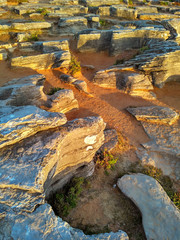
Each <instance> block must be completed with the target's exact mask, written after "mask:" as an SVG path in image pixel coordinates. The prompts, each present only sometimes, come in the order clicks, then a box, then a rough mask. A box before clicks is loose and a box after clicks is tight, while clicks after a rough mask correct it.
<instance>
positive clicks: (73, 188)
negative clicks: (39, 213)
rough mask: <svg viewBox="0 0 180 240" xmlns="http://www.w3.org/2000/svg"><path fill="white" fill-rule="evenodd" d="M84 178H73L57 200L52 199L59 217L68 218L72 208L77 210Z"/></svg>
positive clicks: (57, 195) (58, 194) (57, 194)
mask: <svg viewBox="0 0 180 240" xmlns="http://www.w3.org/2000/svg"><path fill="white" fill-rule="evenodd" d="M83 183H84V178H83V177H80V178H76V177H75V178H73V179H72V180H71V182H70V183H69V184H67V185H66V186H65V187H64V188H63V189H62V190H61V191H60V192H59V193H56V195H55V199H51V202H52V205H53V206H54V207H55V211H56V212H57V214H58V215H59V216H62V217H66V216H67V215H68V214H69V212H70V210H71V209H72V208H75V207H76V205H77V202H78V199H79V195H80V194H81V192H82V185H83Z"/></svg>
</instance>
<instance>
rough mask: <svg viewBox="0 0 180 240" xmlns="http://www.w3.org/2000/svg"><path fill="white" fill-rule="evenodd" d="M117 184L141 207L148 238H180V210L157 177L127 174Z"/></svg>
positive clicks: (149, 239)
mask: <svg viewBox="0 0 180 240" xmlns="http://www.w3.org/2000/svg"><path fill="white" fill-rule="evenodd" d="M117 185H118V187H119V188H120V190H121V191H122V192H123V193H124V194H125V195H126V196H127V197H129V198H130V199H131V200H132V201H133V202H134V203H135V204H136V206H137V207H138V208H139V209H140V211H141V213H142V221H143V226H144V231H145V234H146V237H147V240H151V239H159V240H163V239H174V240H178V239H179V236H180V212H179V210H178V208H176V207H175V205H174V204H173V203H172V202H171V200H170V198H169V197H168V196H167V194H166V193H165V191H164V190H163V188H162V187H161V185H160V184H159V183H158V182H157V181H156V180H155V179H153V178H152V177H149V176H147V175H144V174H134V175H125V176H123V177H122V178H121V179H119V180H118V183H117Z"/></svg>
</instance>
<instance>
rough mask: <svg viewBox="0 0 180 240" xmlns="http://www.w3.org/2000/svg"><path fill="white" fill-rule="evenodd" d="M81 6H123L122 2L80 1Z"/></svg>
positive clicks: (105, 0) (109, 0)
mask: <svg viewBox="0 0 180 240" xmlns="http://www.w3.org/2000/svg"><path fill="white" fill-rule="evenodd" d="M80 3H81V4H84V5H85V6H93V7H97V6H101V5H109V6H111V5H113V4H121V0H99V1H98V0H96V1H94V0H80Z"/></svg>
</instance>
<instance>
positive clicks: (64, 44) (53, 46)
mask: <svg viewBox="0 0 180 240" xmlns="http://www.w3.org/2000/svg"><path fill="white" fill-rule="evenodd" d="M32 47H33V48H34V49H35V50H38V51H41V52H42V53H50V52H55V51H60V50H62V51H69V43H68V41H67V40H59V41H44V42H35V43H34V44H33V46H32Z"/></svg>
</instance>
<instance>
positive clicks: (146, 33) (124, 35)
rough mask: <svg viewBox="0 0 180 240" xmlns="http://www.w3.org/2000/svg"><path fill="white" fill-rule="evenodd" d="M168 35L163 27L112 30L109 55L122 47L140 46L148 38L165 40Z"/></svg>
mask: <svg viewBox="0 0 180 240" xmlns="http://www.w3.org/2000/svg"><path fill="white" fill-rule="evenodd" d="M169 36H170V34H169V31H167V30H164V29H149V28H141V29H131V30H125V31H124V30H119V31H114V32H113V34H112V40H111V49H110V54H111V55H118V54H119V53H121V51H123V50H124V49H130V48H131V49H133V48H141V47H142V46H144V44H145V42H146V41H148V40H149V39H163V40H166V39H168V37H169Z"/></svg>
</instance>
